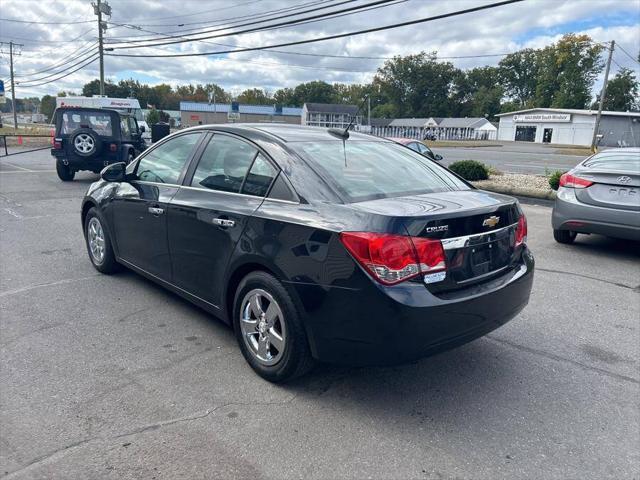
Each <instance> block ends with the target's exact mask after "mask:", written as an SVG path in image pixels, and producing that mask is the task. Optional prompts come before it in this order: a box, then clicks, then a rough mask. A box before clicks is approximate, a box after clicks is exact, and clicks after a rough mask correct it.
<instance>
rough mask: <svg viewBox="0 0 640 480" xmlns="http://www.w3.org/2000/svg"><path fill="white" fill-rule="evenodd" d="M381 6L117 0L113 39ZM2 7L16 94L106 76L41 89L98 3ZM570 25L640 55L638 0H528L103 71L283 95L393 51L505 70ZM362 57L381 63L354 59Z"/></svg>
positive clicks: (287, 35) (433, 8)
mask: <svg viewBox="0 0 640 480" xmlns="http://www.w3.org/2000/svg"><path fill="white" fill-rule="evenodd" d="M372 1H373V0H352V1H350V2H345V1H344V0H208V1H202V0H198V1H196V0H162V1H159V0H111V1H110V2H109V3H110V5H111V7H112V9H113V12H112V15H111V18H110V19H109V22H110V24H109V28H108V30H107V32H106V35H105V40H106V41H107V42H111V43H112V46H113V47H118V46H119V47H123V46H131V45H134V43H127V42H131V41H132V40H135V41H136V42H137V43H135V44H136V45H140V44H144V43H140V40H143V39H148V38H153V39H159V38H162V37H163V36H165V37H166V36H167V35H171V36H174V37H176V36H182V38H184V35H190V36H194V35H195V36H197V37H203V36H206V35H220V34H225V33H229V32H230V31H231V30H229V29H227V30H222V28H223V27H226V26H229V25H233V24H238V23H248V22H256V21H258V20H264V19H265V18H268V16H275V15H277V16H286V18H283V19H281V20H278V21H277V22H281V21H286V20H288V19H293V18H301V17H306V16H310V15H317V14H319V13H324V12H329V11H335V10H340V9H344V8H349V7H353V6H358V5H365V4H369V3H371V2H372ZM493 1H495V0H395V2H394V3H391V4H388V5H385V6H384V7H382V8H375V9H371V10H369V11H363V12H361V13H357V14H351V15H344V16H341V17H338V18H333V19H330V20H324V21H318V22H312V23H307V24H304V25H298V26H293V27H287V28H278V29H273V30H267V31H261V32H253V33H247V34H243V35H236V36H224V37H218V38H213V39H208V40H204V41H197V42H191V43H183V44H178V45H163V46H155V47H149V48H136V49H114V51H113V52H112V53H129V54H135V55H144V54H145V53H148V54H170V53H178V52H214V51H219V50H228V49H229V48H233V47H236V48H237V47H247V46H249V47H251V46H259V45H270V44H277V43H283V42H289V41H296V40H301V39H308V38H314V37H320V36H326V35H331V34H337V33H343V32H349V31H355V30H361V29H366V28H371V27H376V26H383V25H389V24H393V23H399V22H403V21H407V20H413V19H417V18H423V17H430V16H434V15H439V14H443V13H447V12H452V11H455V10H462V9H466V8H470V7H474V6H478V5H484V4H488V3H493ZM322 6H324V7H329V8H326V9H324V10H318V11H315V12H310V13H307V14H303V15H301V16H300V17H294V16H292V13H293V12H294V10H293V9H295V8H296V7H298V8H299V9H300V10H309V9H316V8H318V7H322ZM0 7H1V8H0V41H1V42H8V41H10V40H12V41H14V42H16V43H21V44H24V46H23V47H20V48H19V51H20V56H18V57H16V58H15V71H16V75H17V77H16V80H17V81H18V82H22V83H23V85H20V84H19V85H18V86H17V88H16V92H17V96H18V97H24V96H40V95H43V94H45V93H50V94H55V93H57V92H59V91H61V90H76V91H77V90H79V89H80V88H81V87H82V85H83V84H84V83H86V82H87V81H89V80H91V79H93V78H97V76H98V63H97V62H95V63H93V64H91V65H89V66H87V67H86V68H83V69H81V70H79V71H77V72H75V73H73V74H71V75H69V76H67V77H66V78H62V79H60V80H56V81H54V82H52V83H48V84H46V85H40V86H38V84H39V83H43V82H47V81H51V80H55V79H56V78H57V77H59V76H61V75H62V73H60V74H58V73H57V72H63V71H64V69H65V68H67V69H69V70H67V71H66V72H64V73H68V72H69V71H70V70H73V68H69V67H70V66H72V65H74V64H76V63H78V62H81V61H82V60H84V59H85V58H89V57H90V55H91V54H92V52H93V51H94V50H96V48H95V47H93V44H94V42H95V41H96V38H97V26H96V17H95V16H94V15H93V8H92V7H91V2H90V1H89V0H51V1H47V2H43V1H42V0H0ZM274 11H275V12H274ZM269 12H274V13H269ZM16 20H17V21H16ZM267 24H268V23H261V24H257V25H253V26H247V27H243V28H252V27H255V26H264V25H267ZM213 29H215V30H216V32H215V33H208V34H198V32H199V31H202V30H213ZM567 32H576V33H587V34H589V35H590V36H591V37H592V38H593V39H594V40H596V41H599V42H608V41H610V40H612V39H613V40H615V41H616V42H617V43H618V44H619V45H620V46H621V47H622V48H623V49H624V50H625V51H626V52H628V53H629V54H631V55H632V56H633V57H635V58H637V55H638V51H639V49H640V0H525V1H524V2H522V3H516V4H512V5H507V6H502V7H499V8H495V9H492V10H487V11H484V12H478V13H472V14H467V15H462V16H457V17H454V18H448V19H443V20H437V21H434V22H429V23H423V24H418V25H413V26H407V27H402V28H396V29H393V30H387V31H382V32H376V33H370V34H365V35H360V36H354V37H350V38H342V39H335V40H329V41H324V42H318V43H312V44H307V45H299V46H289V47H281V48H278V49H276V50H277V52H274V51H270V50H264V51H255V52H244V53H232V54H225V55H215V56H197V57H187V58H148V57H147V58H145V57H138V58H127V57H114V56H108V57H106V58H105V71H106V76H107V77H108V78H109V79H112V80H114V81H117V80H121V79H127V78H135V79H138V80H140V81H141V82H146V83H150V84H157V83H163V82H164V83H170V84H172V85H175V84H180V83H189V82H191V83H208V82H213V83H218V84H220V85H222V86H223V87H224V88H225V89H228V90H230V91H232V92H233V93H235V94H237V93H239V92H240V91H241V90H243V89H244V88H248V87H259V88H264V89H267V90H269V91H273V90H275V89H277V88H281V87H285V86H295V85H296V84H298V83H300V82H304V81H310V80H325V81H327V82H346V83H353V82H366V81H369V80H370V79H371V77H372V76H373V74H374V73H375V70H376V68H378V67H379V66H380V65H381V64H382V63H383V62H384V58H385V57H392V56H394V55H406V54H410V53H418V52H420V51H427V52H431V51H437V52H438V56H439V57H441V58H443V59H445V58H446V57H468V56H478V57H474V58H454V59H448V61H451V62H453V63H454V64H455V65H456V66H458V67H461V68H469V67H474V66H480V65H495V64H497V63H498V61H499V60H500V58H501V57H500V56H488V55H495V54H502V53H508V52H513V51H516V50H519V49H521V48H524V47H541V46H544V45H547V44H549V43H552V42H554V41H555V40H557V39H558V38H559V37H561V36H562V35H563V34H564V33H567ZM157 41H159V40H157ZM165 41H166V40H165ZM114 42H115V43H114ZM118 42H119V43H118ZM308 54H318V55H331V56H312V55H308ZM480 55H485V56H480ZM336 56H349V57H351V58H335V57H336ZM354 56H355V57H375V58H352V57H354ZM613 58H614V62H615V63H614V64H613V65H612V67H613V74H615V72H616V71H617V70H618V68H619V67H620V66H626V67H629V68H632V69H634V70H635V71H636V72H637V75H638V76H640V72H639V71H638V63H637V62H634V60H632V59H631V58H629V57H628V56H627V55H626V54H625V53H624V52H623V51H622V50H621V49H618V50H616V51H615V54H614V57H613ZM81 65H82V63H80V64H79V66H81ZM74 68H77V67H74ZM43 70H44V71H43ZM38 72H41V73H38ZM8 78H9V61H8V46H7V45H2V47H1V49H0V79H3V80H5V85H7V86H8ZM599 82H600V80H599ZM28 85H31V86H28ZM596 88H597V85H596Z"/></svg>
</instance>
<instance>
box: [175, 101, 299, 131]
mask: <svg viewBox="0 0 640 480" xmlns="http://www.w3.org/2000/svg"><path fill="white" fill-rule="evenodd" d="M301 114H302V109H301V108H290V107H279V106H277V105H244V104H239V103H237V102H232V103H231V104H228V103H200V102H180V120H181V124H182V126H183V127H193V126H195V125H207V124H214V123H260V122H279V123H293V124H297V125H300V116H301Z"/></svg>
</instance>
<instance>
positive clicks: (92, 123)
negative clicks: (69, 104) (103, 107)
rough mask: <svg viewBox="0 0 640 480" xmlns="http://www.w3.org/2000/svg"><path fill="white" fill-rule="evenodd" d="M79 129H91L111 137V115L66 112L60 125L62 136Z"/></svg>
mask: <svg viewBox="0 0 640 480" xmlns="http://www.w3.org/2000/svg"><path fill="white" fill-rule="evenodd" d="M79 128H90V129H91V130H93V131H94V132H96V133H97V134H98V135H101V136H103V137H111V136H112V135H113V129H112V126H111V115H109V114H108V113H107V114H105V113H100V112H73V111H71V112H64V113H63V114H62V122H61V124H60V134H70V133H73V132H74V131H75V130H77V129H79Z"/></svg>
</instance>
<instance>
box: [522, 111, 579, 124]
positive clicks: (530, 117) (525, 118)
mask: <svg viewBox="0 0 640 480" xmlns="http://www.w3.org/2000/svg"><path fill="white" fill-rule="evenodd" d="M513 121H514V122H515V123H531V122H534V123H535V122H549V123H568V122H570V121H571V114H570V113H525V114H523V115H514V116H513Z"/></svg>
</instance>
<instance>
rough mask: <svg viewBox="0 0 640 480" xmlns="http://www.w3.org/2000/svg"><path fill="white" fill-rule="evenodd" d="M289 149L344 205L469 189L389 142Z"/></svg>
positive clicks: (297, 145) (320, 144) (295, 145)
mask: <svg viewBox="0 0 640 480" xmlns="http://www.w3.org/2000/svg"><path fill="white" fill-rule="evenodd" d="M291 148H293V149H294V150H295V151H296V152H298V153H299V154H300V155H301V156H302V157H303V158H304V159H306V160H307V161H308V162H309V164H310V165H311V166H312V167H313V169H314V170H316V171H317V172H318V173H319V174H320V175H321V176H322V177H323V178H324V179H325V180H326V181H327V182H328V183H329V184H330V185H332V186H333V187H334V188H335V189H336V190H337V191H338V193H340V195H341V196H342V197H343V198H344V199H345V200H346V201H348V202H359V201H364V200H371V199H375V198H386V197H399V196H403V195H411V194H420V193H432V192H443V191H448V190H469V188H470V187H469V186H467V185H466V184H465V183H464V182H463V181H462V180H460V179H458V178H457V177H456V176H454V175H452V174H451V173H449V172H448V171H447V170H446V169H445V168H443V167H441V166H439V165H437V164H436V163H434V162H431V161H430V160H428V159H426V158H424V157H423V156H422V155H420V154H418V153H416V152H414V151H411V150H410V149H408V148H405V147H403V146H401V145H397V144H395V143H391V142H388V143H387V142H373V141H350V140H347V141H346V142H344V146H343V142H333V141H331V142H315V143H311V142H300V143H293V142H292V143H291Z"/></svg>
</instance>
